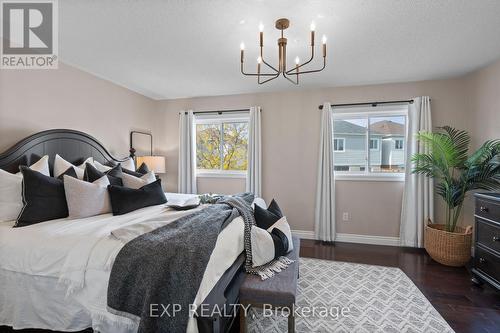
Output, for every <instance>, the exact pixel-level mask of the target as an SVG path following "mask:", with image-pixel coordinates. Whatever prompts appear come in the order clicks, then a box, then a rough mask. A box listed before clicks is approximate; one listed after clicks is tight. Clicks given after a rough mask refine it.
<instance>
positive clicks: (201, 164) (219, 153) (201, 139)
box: [196, 123, 248, 170]
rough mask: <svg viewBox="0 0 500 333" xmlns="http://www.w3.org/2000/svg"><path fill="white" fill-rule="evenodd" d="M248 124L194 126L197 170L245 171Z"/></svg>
mask: <svg viewBox="0 0 500 333" xmlns="http://www.w3.org/2000/svg"><path fill="white" fill-rule="evenodd" d="M247 147H248V123H223V124H198V125H196V160H197V168H198V169H208V170H221V169H222V170H246V169H247V164H248V161H247Z"/></svg>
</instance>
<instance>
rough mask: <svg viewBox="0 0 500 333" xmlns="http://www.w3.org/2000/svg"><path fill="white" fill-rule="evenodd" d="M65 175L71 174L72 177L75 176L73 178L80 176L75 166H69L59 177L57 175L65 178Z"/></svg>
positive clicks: (61, 178) (60, 178)
mask: <svg viewBox="0 0 500 333" xmlns="http://www.w3.org/2000/svg"><path fill="white" fill-rule="evenodd" d="M64 176H70V177H73V178H78V176H77V175H76V171H75V168H74V167H69V168H67V169H66V171H64V172H63V173H62V174H60V175H59V177H57V179H59V180H63V179H64Z"/></svg>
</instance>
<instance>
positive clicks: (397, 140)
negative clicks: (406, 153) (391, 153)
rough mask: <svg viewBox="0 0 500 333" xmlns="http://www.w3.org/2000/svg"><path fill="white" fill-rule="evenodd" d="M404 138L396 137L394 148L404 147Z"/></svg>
mask: <svg viewBox="0 0 500 333" xmlns="http://www.w3.org/2000/svg"><path fill="white" fill-rule="evenodd" d="M403 142H404V140H403V139H396V140H395V142H394V148H395V149H398V150H400V149H404V147H403V145H404V143H403Z"/></svg>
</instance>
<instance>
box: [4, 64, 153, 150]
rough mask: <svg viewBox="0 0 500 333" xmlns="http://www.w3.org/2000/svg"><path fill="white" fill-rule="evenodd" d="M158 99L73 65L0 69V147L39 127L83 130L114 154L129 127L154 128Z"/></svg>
mask: <svg viewBox="0 0 500 333" xmlns="http://www.w3.org/2000/svg"><path fill="white" fill-rule="evenodd" d="M156 103H157V102H156V101H154V100H152V99H149V98H147V97H144V96H142V95H139V94H137V93H134V92H132V91H130V90H128V89H125V88H123V87H120V86H117V85H115V84H113V83H110V82H109V81H106V80H102V79H99V78H97V77H95V76H93V75H90V74H88V73H86V72H83V71H81V70H78V69H76V68H74V67H71V66H67V65H64V64H61V63H60V64H59V69H57V70H0V151H4V150H5V149H7V148H9V147H10V146H11V145H13V144H14V143H16V142H17V141H18V140H20V139H22V138H24V137H26V136H28V135H30V134H33V133H36V132H38V131H41V130H47V129H51V128H70V129H77V130H80V131H84V132H87V133H89V134H91V135H93V136H94V137H96V138H97V139H98V140H99V141H101V142H102V143H103V144H104V145H105V146H106V147H107V148H108V149H110V151H111V153H112V154H114V155H116V157H124V156H127V155H128V149H129V132H130V130H132V129H140V130H152V131H153V132H155V133H158V132H159V127H157V122H156V121H155V119H156V116H157V113H156V109H155V108H156V106H157V104H156Z"/></svg>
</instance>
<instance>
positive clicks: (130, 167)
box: [120, 157, 135, 171]
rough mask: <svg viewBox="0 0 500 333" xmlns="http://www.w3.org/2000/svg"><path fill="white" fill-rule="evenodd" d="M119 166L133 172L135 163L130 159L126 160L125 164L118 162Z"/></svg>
mask: <svg viewBox="0 0 500 333" xmlns="http://www.w3.org/2000/svg"><path fill="white" fill-rule="evenodd" d="M120 164H121V166H122V168H124V169H127V170H130V171H135V162H134V159H133V158H132V157H129V158H127V159H126V160H125V162H120Z"/></svg>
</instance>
